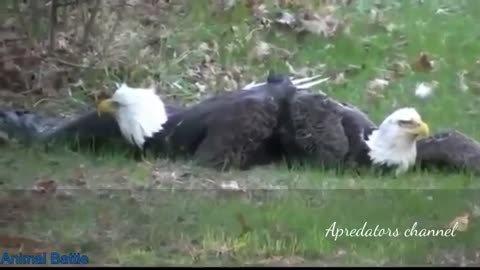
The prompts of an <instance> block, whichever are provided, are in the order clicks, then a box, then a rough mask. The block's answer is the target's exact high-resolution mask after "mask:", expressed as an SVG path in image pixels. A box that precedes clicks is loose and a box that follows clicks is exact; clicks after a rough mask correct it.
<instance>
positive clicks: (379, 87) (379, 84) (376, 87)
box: [367, 78, 390, 93]
mask: <svg viewBox="0 0 480 270" xmlns="http://www.w3.org/2000/svg"><path fill="white" fill-rule="evenodd" d="M389 84H390V82H389V81H387V80H385V79H379V78H376V79H373V80H371V81H369V82H368V84H367V91H374V92H377V93H380V92H382V91H383V90H384V89H385V88H386V87H387V86H388V85H389Z"/></svg>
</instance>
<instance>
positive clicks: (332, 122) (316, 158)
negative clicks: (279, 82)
mask: <svg viewBox="0 0 480 270" xmlns="http://www.w3.org/2000/svg"><path fill="white" fill-rule="evenodd" d="M290 112H291V119H292V122H293V126H294V137H295V148H293V147H290V149H295V150H294V151H295V152H294V153H292V151H290V153H287V154H288V155H292V154H293V155H294V156H296V157H299V158H300V159H301V160H308V161H309V162H310V161H313V162H314V163H315V164H317V165H318V164H319V165H327V166H330V165H335V164H339V163H341V162H343V160H344V158H345V157H346V155H347V153H348V149H349V144H348V138H347V136H346V134H345V131H344V129H343V126H342V116H341V115H340V114H339V113H338V111H337V109H336V106H335V104H334V103H332V101H331V100H330V99H329V98H328V97H327V96H325V95H321V94H297V95H296V96H295V97H294V98H293V99H292V102H291V104H290Z"/></svg>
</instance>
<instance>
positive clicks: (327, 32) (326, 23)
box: [300, 15, 341, 37]
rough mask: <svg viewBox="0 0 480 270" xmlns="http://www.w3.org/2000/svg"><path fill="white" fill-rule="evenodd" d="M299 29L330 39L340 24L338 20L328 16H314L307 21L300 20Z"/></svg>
mask: <svg viewBox="0 0 480 270" xmlns="http://www.w3.org/2000/svg"><path fill="white" fill-rule="evenodd" d="M300 22H301V24H302V26H301V28H302V29H303V30H306V31H307V32H310V33H313V34H317V35H321V36H323V37H332V36H334V35H335V33H337V31H338V30H339V27H340V25H341V22H340V20H339V19H337V18H335V17H333V16H331V15H328V16H325V17H320V16H315V17H314V18H309V19H300Z"/></svg>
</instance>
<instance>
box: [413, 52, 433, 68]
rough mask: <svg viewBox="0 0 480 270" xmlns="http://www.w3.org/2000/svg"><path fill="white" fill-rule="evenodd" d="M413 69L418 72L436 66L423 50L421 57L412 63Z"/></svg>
mask: <svg viewBox="0 0 480 270" xmlns="http://www.w3.org/2000/svg"><path fill="white" fill-rule="evenodd" d="M411 66H412V69H413V70H414V71H417V72H429V71H432V69H433V67H434V61H432V60H431V59H430V56H428V54H427V53H425V52H421V53H420V55H419V57H418V58H417V59H416V60H415V62H413V63H412V64H411Z"/></svg>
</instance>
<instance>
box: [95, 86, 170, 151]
mask: <svg viewBox="0 0 480 270" xmlns="http://www.w3.org/2000/svg"><path fill="white" fill-rule="evenodd" d="M117 87H118V88H117V90H116V91H115V93H114V94H113V96H112V97H111V98H109V99H105V100H103V101H102V102H100V103H99V104H98V106H97V111H98V113H99V114H101V113H111V114H113V116H114V117H115V119H116V121H117V123H118V126H119V127H120V131H121V132H122V134H123V136H124V137H125V139H126V140H127V141H128V142H129V143H131V144H134V145H136V146H137V147H139V148H142V146H143V144H144V142H145V140H146V138H150V137H152V136H153V135H154V134H155V133H156V132H159V131H161V130H163V124H165V122H167V119H168V118H167V111H166V109H165V105H164V103H163V101H162V100H161V99H160V97H159V96H158V95H157V94H156V92H155V88H131V87H129V86H128V85H127V84H126V83H123V84H121V85H117Z"/></svg>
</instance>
